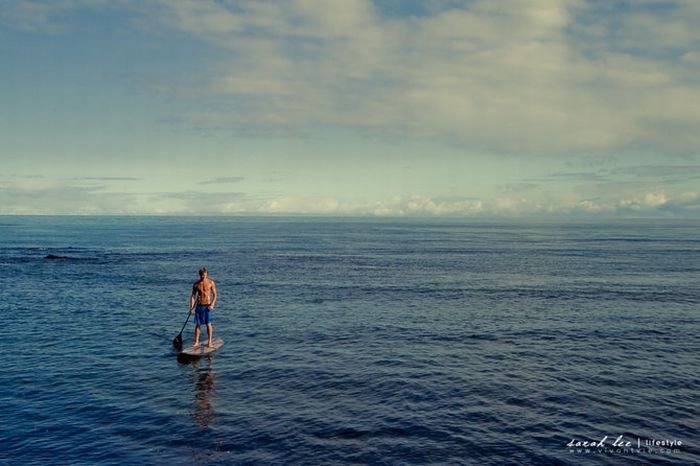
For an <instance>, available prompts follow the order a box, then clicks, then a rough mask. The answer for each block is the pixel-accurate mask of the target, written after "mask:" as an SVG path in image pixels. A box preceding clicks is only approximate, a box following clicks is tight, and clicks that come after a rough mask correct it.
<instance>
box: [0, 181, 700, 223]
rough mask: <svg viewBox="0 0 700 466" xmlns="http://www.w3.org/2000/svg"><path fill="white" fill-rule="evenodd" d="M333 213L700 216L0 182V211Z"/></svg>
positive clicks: (680, 203)
mask: <svg viewBox="0 0 700 466" xmlns="http://www.w3.org/2000/svg"><path fill="white" fill-rule="evenodd" d="M7 214H35V215H44V214H53V215H56V214H58V215H75V214H78V215H80V214H90V215H229V214H244V215H260V214H264V215H285V214H292V215H298V214H301V215H338V216H383V217H456V218H481V217H504V218H510V217H520V216H538V217H562V216H570V217H587V218H606V217H611V218H612V217H619V216H630V215H631V216H642V217H669V216H671V217H679V218H698V217H700V194H699V193H698V192H696V191H682V192H672V191H665V190H658V191H653V190H650V191H639V190H637V191H636V192H635V191H634V190H631V189H630V190H627V191H619V190H612V191H610V192H608V193H607V194H605V195H603V194H601V193H596V195H595V196H590V197H586V196H585V192H582V191H578V192H577V191H571V192H567V193H557V195H556V196H554V195H553V196H551V197H546V196H545V197H542V196H541V194H539V193H537V192H533V191H531V190H528V189H522V190H517V189H513V190H511V191H510V192H508V191H506V195H504V196H497V197H493V198H467V197H429V196H417V195H415V196H394V197H390V198H385V199H376V200H348V199H340V198H336V197H332V196H326V197H308V196H299V197H293V196H275V197H256V196H251V195H250V194H247V193H243V192H228V191H219V192H203V191H196V190H191V191H182V192H156V193H153V192H136V191H131V192H114V191H110V190H108V189H107V187H106V186H104V185H94V186H85V185H79V184H78V185H76V184H71V183H67V182H65V181H56V180H50V179H23V180H19V181H18V180H13V181H0V215H7Z"/></svg>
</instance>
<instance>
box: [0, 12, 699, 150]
mask: <svg viewBox="0 0 700 466" xmlns="http://www.w3.org/2000/svg"><path fill="white" fill-rule="evenodd" d="M107 5H108V6H109V8H122V9H127V10H129V11H130V12H132V16H133V15H138V16H139V19H137V20H135V21H138V23H139V24H140V25H141V27H143V28H145V25H146V24H148V28H149V30H151V29H152V30H156V33H158V36H157V38H159V39H164V40H166V41H167V35H163V32H166V33H167V32H169V31H177V32H178V33H186V34H189V35H192V36H194V37H196V38H198V39H203V40H205V41H207V43H209V44H210V46H211V47H216V48H217V49H218V53H216V54H213V55H212V56H216V57H217V58H216V61H214V59H213V58H212V61H211V62H210V64H209V67H208V68H206V69H203V70H202V71H201V73H202V74H201V75H200V80H201V81H200V83H199V85H200V88H199V89H198V90H194V91H193V90H192V83H191V82H189V81H188V88H187V89H186V90H184V89H182V90H178V89H176V87H177V79H175V78H174V79H173V82H172V83H171V84H170V86H164V85H162V84H161V85H160V88H161V89H166V90H167V89H169V90H170V91H172V92H174V93H175V94H176V95H178V96H182V95H189V96H192V95H193V94H194V95H208V96H209V97H215V98H218V99H219V101H220V102H222V103H223V102H227V103H228V104H226V105H221V106H220V107H219V108H225V109H226V110H212V109H207V108H205V107H197V106H196V105H194V106H193V107H192V109H191V110H189V111H186V112H182V113H181V114H180V115H177V116H173V117H174V119H176V120H177V121H180V122H182V123H183V124H186V123H187V122H192V123H194V124H195V125H198V126H211V127H214V128H216V129H218V130H221V129H226V128H233V129H239V130H240V129H244V130H246V131H252V132H253V133H257V134H265V133H266V132H268V131H269V132H270V133H272V134H275V133H279V129H280V128H283V130H284V131H283V132H286V131H287V130H299V131H301V130H303V129H305V128H312V127H314V126H315V125H331V126H337V127H342V128H350V129H355V130H364V131H370V132H374V133H379V134H398V135H402V136H407V135H408V136H431V137H440V138H447V139H450V140H452V141H456V142H458V143H460V144H466V145H470V146H473V147H477V148H481V149H486V150H490V151H507V152H511V153H530V154H561V153H572V152H588V153H591V152H598V153H604V152H606V151H611V150H625V149H634V150H637V151H638V150H640V149H643V150H648V151H658V152H660V153H664V154H676V153H689V152H696V151H697V147H698V146H699V145H700V132H698V131H696V130H695V128H697V127H698V126H700V111H699V110H698V108H697V105H696V104H695V103H696V102H698V101H700V84H698V81H697V79H696V76H697V75H698V73H699V72H700V60H698V56H697V52H696V49H697V44H698V41H700V32H699V31H700V29H699V28H697V24H700V6H699V5H700V3H699V2H696V1H692V0H673V1H668V2H666V3H665V4H664V8H658V4H657V3H655V2H648V1H639V2H634V4H633V7H632V8H626V7H625V8H623V7H621V6H620V5H619V4H617V3H615V2H591V1H584V0H539V1H529V0H501V1H497V2H496V1H492V0H473V1H437V2H432V3H430V4H429V5H427V4H426V5H425V6H424V8H423V13H424V14H421V15H410V14H404V15H400V14H393V15H387V14H385V11H383V8H384V9H386V8H387V4H386V3H384V2H379V1H375V2H373V1H370V0H343V1H342V2H332V4H331V3H330V2H327V1H323V0H294V1H291V0H290V1H284V2H260V1H257V0H238V1H233V0H221V1H217V2H203V1H198V0H159V1H153V2H140V1H134V0H121V1H119V2H112V3H109V2H105V1H103V0H99V1H96V2H90V1H86V0H57V1H55V2H44V1H39V0H25V1H21V2H10V3H7V4H3V7H2V10H0V16H1V17H2V18H4V22H6V23H10V22H13V24H16V25H17V26H18V27H22V28H25V29H31V30H39V29H41V28H42V27H45V28H48V29H51V28H53V27H56V26H57V25H58V20H57V19H56V18H57V17H59V16H61V14H64V13H66V12H67V11H71V10H75V9H78V8H92V9H96V8H102V9H104V8H106V6H107ZM389 5H390V4H389ZM396 10H399V9H398V8H397V9H396ZM158 29H160V30H158Z"/></svg>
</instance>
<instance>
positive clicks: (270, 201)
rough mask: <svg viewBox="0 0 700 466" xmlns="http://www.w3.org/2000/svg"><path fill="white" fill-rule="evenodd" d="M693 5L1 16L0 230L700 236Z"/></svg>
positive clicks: (161, 5)
mask: <svg viewBox="0 0 700 466" xmlns="http://www.w3.org/2000/svg"><path fill="white" fill-rule="evenodd" d="M698 24H700V2H699V1H695V0H663V1H652V0H634V1H631V0H630V1H621V0H620V1H615V0H609V1H606V0H532V1H529V0H423V1H418V0H374V1H371V0H336V1H331V0H289V1H265V0H216V1H214V0H211V1H209V0H45V1H42V0H0V214H85V215H231V214H256V215H257V214H322V215H352V216H366V215H369V216H404V217H408V216H411V217H413V216H431V217H432V216H437V217H443V216H444V217H460V218H461V217H465V218H472V217H476V218H480V217H493V216H495V217H523V216H543V217H551V218H572V217H576V218H578V217H581V218H611V217H612V218H626V217H644V218H646V217H650V218H656V217H659V218H700V28H698V27H697V25H698Z"/></svg>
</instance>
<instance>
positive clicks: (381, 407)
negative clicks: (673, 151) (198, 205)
mask: <svg viewBox="0 0 700 466" xmlns="http://www.w3.org/2000/svg"><path fill="white" fill-rule="evenodd" d="M699 231H700V222H698V221H676V220H660V221H649V220H645V221H642V220H629V221H609V222H607V223H582V222H578V223H553V222H544V223H538V222H535V221H510V222H509V221H506V220H499V221H477V220H456V219H447V220H440V219H352V218H345V219H343V218H308V217H292V218H281V217H279V218H278V217H260V218H257V217H212V218H208V217H207V218H197V217H187V218H182V217H22V216H5V217H0V298H1V299H0V303H1V304H0V308H2V316H3V324H4V325H3V336H2V343H0V348H1V349H2V353H3V358H2V365H3V367H2V371H0V387H1V388H2V390H1V391H0V414H1V416H2V417H1V423H0V463H2V464H36V465H53V464H57V465H130V464H133V465H145V464H173V465H192V464H195V465H196V464H202V465H204V464H207V465H209V464H233V465H237V464H251V465H258V464H260V465H268V464H280V465H348V464H362V465H364V464H367V465H414V464H416V465H418V464H420V465H422V464H434V465H462V464H463V465H510V464H513V465H550V464H551V465H599V464H603V465H616V464H668V465H690V464H700V436H699V435H698V433H699V432H700V409H699V406H700V403H699V401H700V400H699V398H700V397H699V395H700V359H699V357H698V356H699V354H700V339H699V335H700V236H698V232H699ZM202 266H206V267H207V268H208V269H209V275H210V278H212V279H214V280H215V281H216V283H217V287H218V292H219V300H218V306H217V308H216V310H215V311H214V316H215V319H216V320H215V328H214V333H215V336H216V337H220V338H223V339H224V341H225V344H224V346H223V347H222V348H221V349H220V350H219V351H218V352H216V353H215V354H214V355H213V356H211V357H209V358H203V359H200V360H198V361H194V362H183V361H178V359H177V357H176V355H175V353H174V352H173V350H172V345H171V342H172V339H173V337H174V336H175V335H177V334H178V332H179V331H180V329H181V328H182V325H183V324H184V322H185V319H186V317H187V303H188V299H189V295H190V291H191V289H192V283H193V282H194V281H195V280H196V279H197V278H198V276H197V270H198V269H199V268H200V267H202ZM192 331H193V325H192V323H191V322H190V323H188V326H187V328H186V329H185V333H184V336H185V341H186V342H191V340H192Z"/></svg>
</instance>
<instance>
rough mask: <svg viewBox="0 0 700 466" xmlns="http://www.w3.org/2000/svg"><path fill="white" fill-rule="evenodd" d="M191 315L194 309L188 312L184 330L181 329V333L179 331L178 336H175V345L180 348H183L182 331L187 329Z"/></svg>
mask: <svg viewBox="0 0 700 466" xmlns="http://www.w3.org/2000/svg"><path fill="white" fill-rule="evenodd" d="M191 315H192V311H190V312H188V313H187V319H185V324H184V325H183V326H182V330H180V333H178V334H177V336H176V337H175V338H173V346H174V347H175V348H177V349H178V350H181V349H182V332H184V331H185V327H186V326H187V322H189V320H190V316H191Z"/></svg>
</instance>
